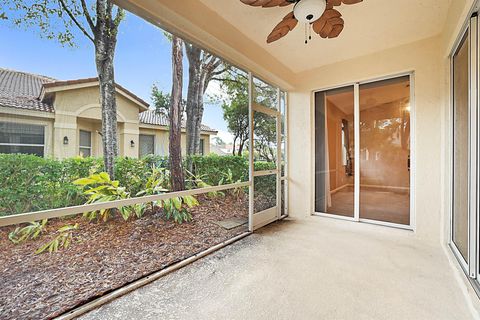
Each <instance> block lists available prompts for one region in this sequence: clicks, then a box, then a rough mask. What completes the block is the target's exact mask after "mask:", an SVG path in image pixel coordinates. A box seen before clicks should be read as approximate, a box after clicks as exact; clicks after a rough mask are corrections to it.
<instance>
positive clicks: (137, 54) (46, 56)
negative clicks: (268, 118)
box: [0, 13, 232, 142]
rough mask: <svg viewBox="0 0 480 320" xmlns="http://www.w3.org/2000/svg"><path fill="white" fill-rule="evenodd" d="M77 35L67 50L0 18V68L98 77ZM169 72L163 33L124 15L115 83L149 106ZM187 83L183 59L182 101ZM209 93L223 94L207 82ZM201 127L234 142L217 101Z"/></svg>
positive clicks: (89, 47)
mask: <svg viewBox="0 0 480 320" xmlns="http://www.w3.org/2000/svg"><path fill="white" fill-rule="evenodd" d="M75 35H76V37H75V43H76V47H74V48H71V47H68V46H62V45H61V44H59V43H58V42H57V41H55V40H49V39H45V38H42V37H41V36H40V32H39V31H38V30H37V29H36V28H35V27H30V28H29V29H25V28H19V27H13V26H12V25H11V23H10V22H8V21H3V20H0V40H1V43H2V45H1V49H0V67H1V68H6V69H13V70H17V71H24V72H28V73H34V74H39V75H44V76H48V77H52V78H55V79H59V80H71V79H80V78H90V77H96V76H97V72H96V68H95V61H94V48H93V44H92V43H91V42H90V40H88V39H87V38H86V37H85V36H83V35H82V34H80V33H76V34H75ZM171 70H172V66H171V44H170V42H169V40H168V39H167V38H166V37H165V36H164V33H163V30H161V29H159V28H158V27H156V26H154V25H152V24H150V23H149V22H146V21H144V20H143V19H141V18H139V17H137V16H135V15H133V14H130V13H127V15H126V18H125V20H124V21H123V22H122V24H121V25H120V29H119V35H118V43H117V50H116V55H115V79H116V82H117V83H119V84H120V85H122V86H123V87H125V88H127V89H128V90H130V91H131V92H133V93H135V94H136V95H138V96H139V97H141V98H142V99H144V100H145V101H147V102H149V103H151V97H150V95H151V89H152V85H153V84H156V85H157V86H158V87H159V88H160V89H161V90H163V91H165V92H170V91H171V83H172V79H171V78H172V73H171ZM187 81H188V61H187V60H186V58H185V62H184V92H185V94H184V96H185V97H186V90H187V83H188V82H187ZM207 94H209V95H215V96H218V95H221V94H222V91H221V89H220V86H219V84H218V83H211V85H210V86H209V88H208V91H207ZM207 100H208V101H211V100H212V99H207ZM203 123H204V124H206V125H208V126H210V127H211V128H214V129H216V130H218V131H219V136H220V137H221V138H222V139H223V140H224V141H226V142H231V141H232V137H231V135H230V134H229V133H228V129H227V126H226V123H225V121H224V119H223V114H222V108H221V106H220V104H219V103H207V104H206V105H205V112H204V118H203Z"/></svg>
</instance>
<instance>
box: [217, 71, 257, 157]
mask: <svg viewBox="0 0 480 320" xmlns="http://www.w3.org/2000/svg"><path fill="white" fill-rule="evenodd" d="M220 86H221V88H222V90H223V91H224V93H225V96H226V97H228V99H223V101H222V109H223V119H224V120H225V121H226V122H227V127H228V131H229V132H230V133H231V134H232V135H233V137H234V151H233V152H234V154H233V155H235V153H237V155H242V153H243V151H244V148H245V144H246V143H247V141H248V138H249V136H248V126H249V116H248V110H249V100H250V99H249V95H248V76H247V74H245V73H244V72H242V71H240V70H238V69H235V68H232V69H230V70H229V71H228V72H226V73H225V75H224V80H223V81H222V82H221V84H220Z"/></svg>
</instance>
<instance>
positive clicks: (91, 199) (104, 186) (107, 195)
mask: <svg viewBox="0 0 480 320" xmlns="http://www.w3.org/2000/svg"><path fill="white" fill-rule="evenodd" d="M73 183H74V184H75V185H77V186H80V187H81V188H82V191H83V194H84V195H85V196H86V197H87V199H88V200H87V203H86V204H92V203H99V202H109V201H115V200H121V199H127V198H128V197H129V194H128V193H127V192H126V191H125V188H123V187H120V182H119V181H117V180H111V179H110V176H109V175H108V173H106V172H100V173H99V174H92V175H91V176H89V177H88V178H80V179H77V180H75V181H74V182H73ZM138 209H139V210H140V209H141V208H140V207H139V208H138ZM134 210H135V208H131V207H122V208H120V209H119V210H118V211H119V212H120V214H121V215H122V217H123V219H124V220H125V221H126V220H128V219H129V218H130V215H131V213H132V212H134ZM115 212H117V209H116V208H110V209H101V210H99V211H91V212H85V213H84V214H83V216H84V217H86V218H88V219H89V220H94V219H96V218H97V217H98V216H100V217H101V218H102V219H103V221H107V220H108V218H109V217H110V216H112V215H113V214H114V213H115Z"/></svg>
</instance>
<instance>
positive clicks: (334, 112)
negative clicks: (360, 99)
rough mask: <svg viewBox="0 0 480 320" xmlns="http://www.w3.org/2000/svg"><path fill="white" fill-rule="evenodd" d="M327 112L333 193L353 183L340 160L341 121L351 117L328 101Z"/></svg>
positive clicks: (331, 187) (331, 189)
mask: <svg viewBox="0 0 480 320" xmlns="http://www.w3.org/2000/svg"><path fill="white" fill-rule="evenodd" d="M327 110H328V111H327V122H328V123H327V128H328V156H329V170H330V191H333V190H336V189H338V188H341V187H343V186H345V185H348V184H352V183H353V177H349V176H347V175H346V170H345V166H344V165H343V159H342V148H343V146H342V119H346V120H349V121H351V120H350V119H351V116H350V117H349V116H347V115H346V114H345V113H344V112H343V111H341V110H340V109H339V108H337V107H336V106H335V105H334V104H333V103H331V102H330V101H328V99H327ZM352 133H353V132H352Z"/></svg>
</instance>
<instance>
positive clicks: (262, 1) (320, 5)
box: [240, 0, 363, 43]
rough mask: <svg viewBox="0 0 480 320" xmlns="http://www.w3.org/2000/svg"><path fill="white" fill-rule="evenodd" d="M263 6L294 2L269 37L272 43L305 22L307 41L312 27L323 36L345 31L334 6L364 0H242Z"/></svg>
mask: <svg viewBox="0 0 480 320" xmlns="http://www.w3.org/2000/svg"><path fill="white" fill-rule="evenodd" d="M240 1H241V2H243V3H245V4H247V5H250V6H254V7H263V8H272V7H286V6H289V5H292V4H294V7H293V11H292V12H290V13H289V14H287V15H286V16H285V17H284V18H283V20H282V21H280V23H279V24H277V25H276V26H275V28H273V31H272V32H271V33H270V35H269V36H268V37H267V43H272V42H274V41H277V40H278V39H280V38H283V37H284V36H286V35H287V34H288V33H289V32H290V31H292V30H293V29H294V28H295V27H296V26H297V24H298V22H301V23H304V24H305V43H308V40H309V39H311V38H312V36H311V29H313V31H314V32H315V33H317V34H319V35H320V37H322V38H336V37H338V36H339V35H340V33H341V32H342V31H343V26H344V21H343V19H342V15H341V13H340V12H338V11H337V10H335V9H334V7H337V6H340V5H342V4H356V3H359V2H362V1H363V0H240Z"/></svg>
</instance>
